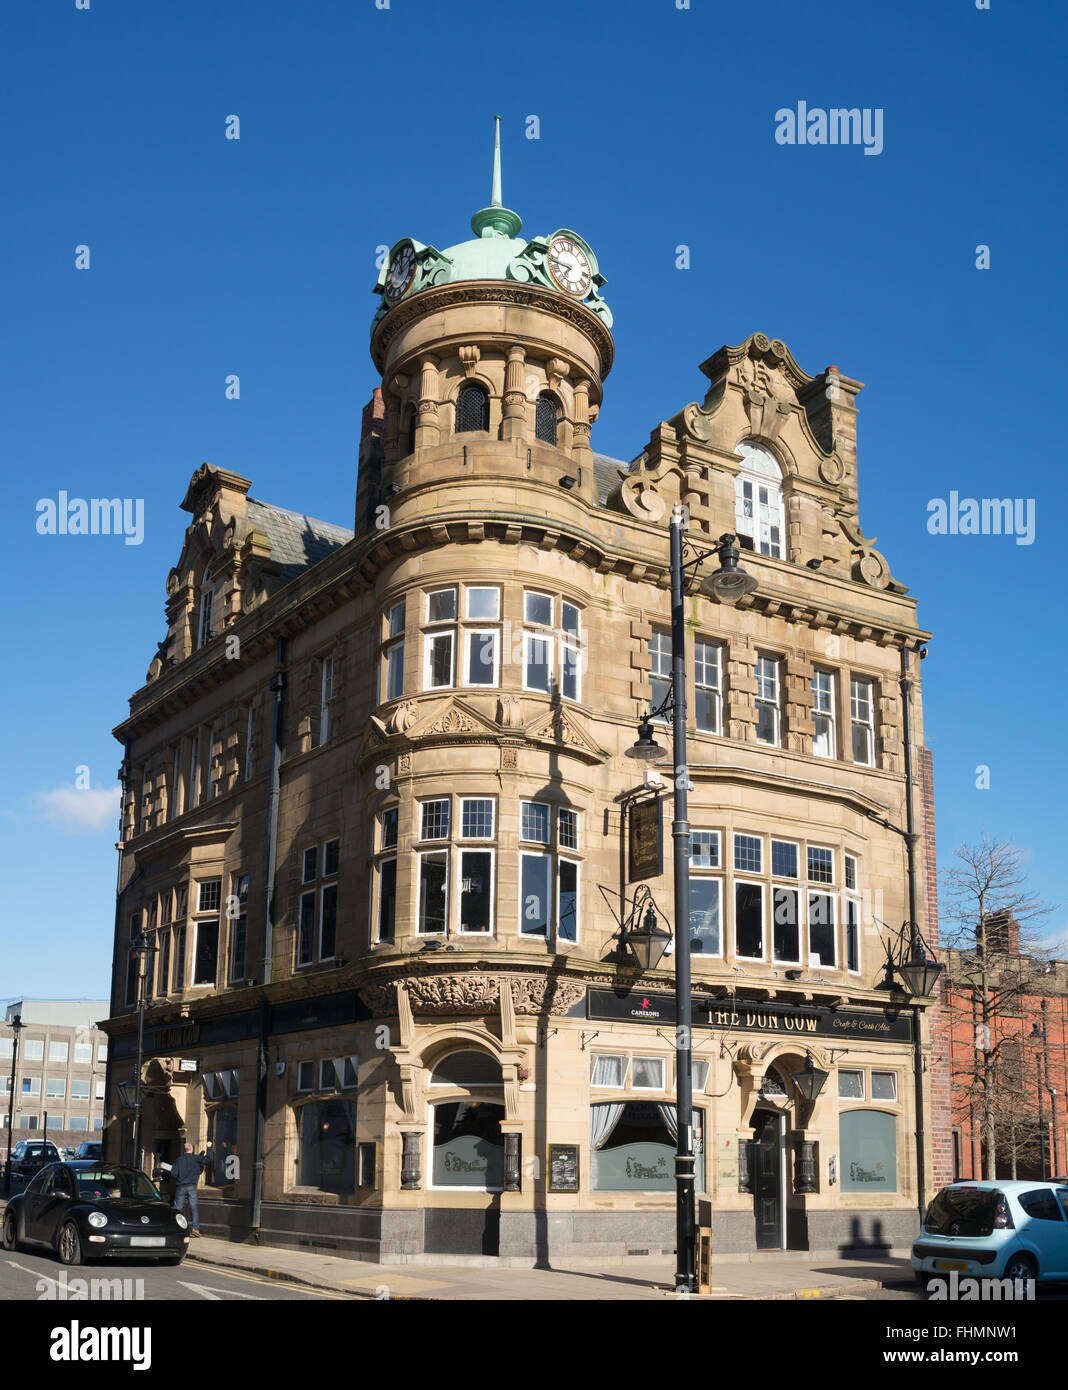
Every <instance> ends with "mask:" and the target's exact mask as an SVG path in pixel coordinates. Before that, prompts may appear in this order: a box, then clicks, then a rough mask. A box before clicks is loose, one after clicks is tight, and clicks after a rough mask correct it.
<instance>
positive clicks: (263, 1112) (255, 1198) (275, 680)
mask: <svg viewBox="0 0 1068 1390" xmlns="http://www.w3.org/2000/svg"><path fill="white" fill-rule="evenodd" d="M285 660H286V641H285V638H284V637H279V639H278V651H277V663H278V666H277V670H276V671H275V673H274V675H273V676H272V677H271V683H270V687H269V688H270V690H271V692H272V694H273V695H274V733H273V737H272V740H271V784H270V791H269V794H268V800H267V872H266V875H265V883H264V912H263V982H262V983H263V989H264V992H263V994H262V995H261V998H260V1039H259V1045H258V1047H257V1049H256V1121H255V1127H254V1130H253V1137H252V1198H251V1204H250V1211H249V1223H250V1225H251V1226H252V1228H253V1230H254V1231H258V1230H259V1225H260V1207H261V1204H262V1202H263V1151H264V1134H265V1131H266V1125H267V1038H268V1032H269V1028H270V1007H269V1005H268V1002H267V989H268V988H269V987H270V984H271V978H272V976H273V974H274V894H275V875H276V872H277V865H278V803H279V800H280V793H281V785H282V780H281V772H280V768H281V762H282V729H283V720H284V716H285V688H286V673H285Z"/></svg>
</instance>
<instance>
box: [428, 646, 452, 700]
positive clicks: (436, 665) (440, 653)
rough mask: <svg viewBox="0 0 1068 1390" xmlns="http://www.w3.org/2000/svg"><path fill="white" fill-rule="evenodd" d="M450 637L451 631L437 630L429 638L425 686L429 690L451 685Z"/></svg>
mask: <svg viewBox="0 0 1068 1390" xmlns="http://www.w3.org/2000/svg"><path fill="white" fill-rule="evenodd" d="M452 639H453V634H452V633H451V632H439V633H438V634H437V635H436V636H434V637H431V638H430V644H429V660H428V663H427V686H428V687H429V688H430V689H431V690H438V689H440V688H441V687H442V686H446V685H452Z"/></svg>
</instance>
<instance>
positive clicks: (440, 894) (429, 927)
mask: <svg viewBox="0 0 1068 1390" xmlns="http://www.w3.org/2000/svg"><path fill="white" fill-rule="evenodd" d="M448 872H449V867H448V857H447V855H446V854H445V852H444V851H442V852H440V853H437V854H423V855H420V857H419V930H420V932H422V933H425V932H443V931H444V930H445V928H446V925H447V924H448V917H449V896H448Z"/></svg>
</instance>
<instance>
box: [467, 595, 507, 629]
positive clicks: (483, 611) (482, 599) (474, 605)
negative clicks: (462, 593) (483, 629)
mask: <svg viewBox="0 0 1068 1390" xmlns="http://www.w3.org/2000/svg"><path fill="white" fill-rule="evenodd" d="M500 606H501V591H500V590H499V589H468V591H467V616H468V617H469V618H474V619H476V620H481V621H489V622H496V621H497V619H498V618H499V617H500Z"/></svg>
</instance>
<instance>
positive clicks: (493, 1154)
mask: <svg viewBox="0 0 1068 1390" xmlns="http://www.w3.org/2000/svg"><path fill="white" fill-rule="evenodd" d="M503 1119H504V1106H503V1105H488V1104H486V1103H485V1102H484V1101H472V1100H460V1101H450V1102H449V1103H448V1104H445V1105H435V1106H434V1160H433V1173H434V1179H433V1181H434V1186H435V1187H474V1188H478V1189H479V1190H480V1191H486V1190H489V1189H494V1190H496V1189H500V1188H501V1187H503V1186H504V1136H503V1135H502V1134H501V1121H502V1120H503Z"/></svg>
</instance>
